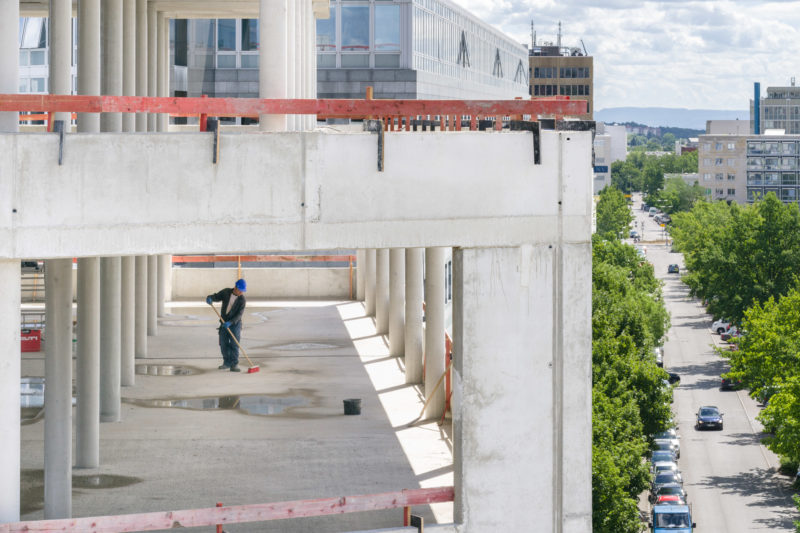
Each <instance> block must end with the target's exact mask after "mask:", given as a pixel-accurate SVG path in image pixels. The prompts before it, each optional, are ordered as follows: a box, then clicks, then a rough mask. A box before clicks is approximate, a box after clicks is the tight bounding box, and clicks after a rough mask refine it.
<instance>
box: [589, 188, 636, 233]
mask: <svg viewBox="0 0 800 533" xmlns="http://www.w3.org/2000/svg"><path fill="white" fill-rule="evenodd" d="M631 220H633V215H632V214H631V210H630V208H629V207H628V202H627V200H626V199H625V196H624V195H623V194H622V191H620V190H619V189H617V188H616V187H613V186H611V187H606V188H605V189H603V190H602V191H600V200H599V201H598V202H597V233H599V234H606V233H611V234H612V235H614V236H615V237H618V236H619V235H620V234H621V233H624V232H626V231H627V230H628V226H629V225H630V223H631Z"/></svg>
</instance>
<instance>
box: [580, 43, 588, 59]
mask: <svg viewBox="0 0 800 533" xmlns="http://www.w3.org/2000/svg"><path fill="white" fill-rule="evenodd" d="M581 46H583V55H585V56H586V57H589V52H587V51H586V45H585V44H583V39H581Z"/></svg>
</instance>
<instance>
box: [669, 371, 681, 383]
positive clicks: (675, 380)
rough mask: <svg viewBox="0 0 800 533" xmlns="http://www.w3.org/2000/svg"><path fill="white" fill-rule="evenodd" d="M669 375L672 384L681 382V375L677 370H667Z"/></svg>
mask: <svg viewBox="0 0 800 533" xmlns="http://www.w3.org/2000/svg"><path fill="white" fill-rule="evenodd" d="M667 375H668V376H669V379H667V381H668V382H669V384H670V385H675V384H676V383H680V382H681V377H680V376H679V375H678V374H676V373H675V372H667Z"/></svg>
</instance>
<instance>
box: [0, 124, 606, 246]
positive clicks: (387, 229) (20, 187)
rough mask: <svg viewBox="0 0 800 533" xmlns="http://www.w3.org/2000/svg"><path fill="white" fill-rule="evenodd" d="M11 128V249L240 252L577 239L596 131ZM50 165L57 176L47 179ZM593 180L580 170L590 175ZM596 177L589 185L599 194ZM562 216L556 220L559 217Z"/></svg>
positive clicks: (4, 165) (3, 214)
mask: <svg viewBox="0 0 800 533" xmlns="http://www.w3.org/2000/svg"><path fill="white" fill-rule="evenodd" d="M221 142H222V144H221V154H220V161H219V163H218V164H213V163H212V134H208V133H186V134H174V133H164V134H148V135H146V136H145V135H140V134H124V133H123V134H114V133H103V134H82V133H81V134H72V135H68V136H67V138H66V140H65V146H64V163H63V165H58V137H57V136H56V135H50V134H28V135H10V134H2V135H0V154H3V157H2V158H0V257H7V258H24V257H38V258H50V257H80V256H107V255H129V254H131V255H133V254H161V253H169V254H180V253H237V252H248V251H251V250H313V249H334V248H388V247H405V246H490V245H497V244H503V245H519V244H523V243H541V242H552V240H553V239H554V238H555V236H556V234H557V231H558V228H559V227H560V228H562V230H563V232H564V238H565V239H567V240H572V241H581V240H582V239H583V238H584V237H585V235H584V229H585V228H588V227H589V225H590V216H591V209H590V207H589V203H588V202H587V204H586V206H585V209H584V208H581V209H577V210H559V208H560V206H559V203H558V199H557V197H558V193H559V186H558V182H557V181H556V180H554V179H553V178H552V177H553V176H554V175H558V174H559V173H560V172H567V171H568V172H571V173H573V174H576V175H581V176H589V175H590V172H591V168H590V166H589V163H588V161H585V160H584V158H569V159H562V157H561V156H560V153H561V150H560V146H561V145H562V144H564V145H565V146H567V145H568V146H569V151H570V153H572V152H573V151H574V153H583V154H590V153H591V133H590V132H555V131H545V132H543V133H542V135H541V153H542V163H541V164H540V165H534V162H533V146H532V137H531V133H529V132H504V133H495V132H460V133H457V134H456V133H451V132H437V133H426V134H419V133H417V134H414V133H390V134H388V135H387V136H386V142H385V169H386V170H385V171H384V172H378V170H377V135H375V134H368V133H359V134H336V133H325V132H313V133H252V134H229V135H223V137H222V141H221ZM44 177H46V178H47V179H44ZM585 185H586V184H581V185H580V186H581V187H583V186H585ZM588 192H589V191H587V195H588ZM559 224H560V225H559Z"/></svg>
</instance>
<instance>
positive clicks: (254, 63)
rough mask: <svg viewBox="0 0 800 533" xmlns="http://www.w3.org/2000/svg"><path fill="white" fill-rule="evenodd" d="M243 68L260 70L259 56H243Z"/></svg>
mask: <svg viewBox="0 0 800 533" xmlns="http://www.w3.org/2000/svg"><path fill="white" fill-rule="evenodd" d="M240 57H241V62H242V68H258V54H242V55H241V56H240Z"/></svg>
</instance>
